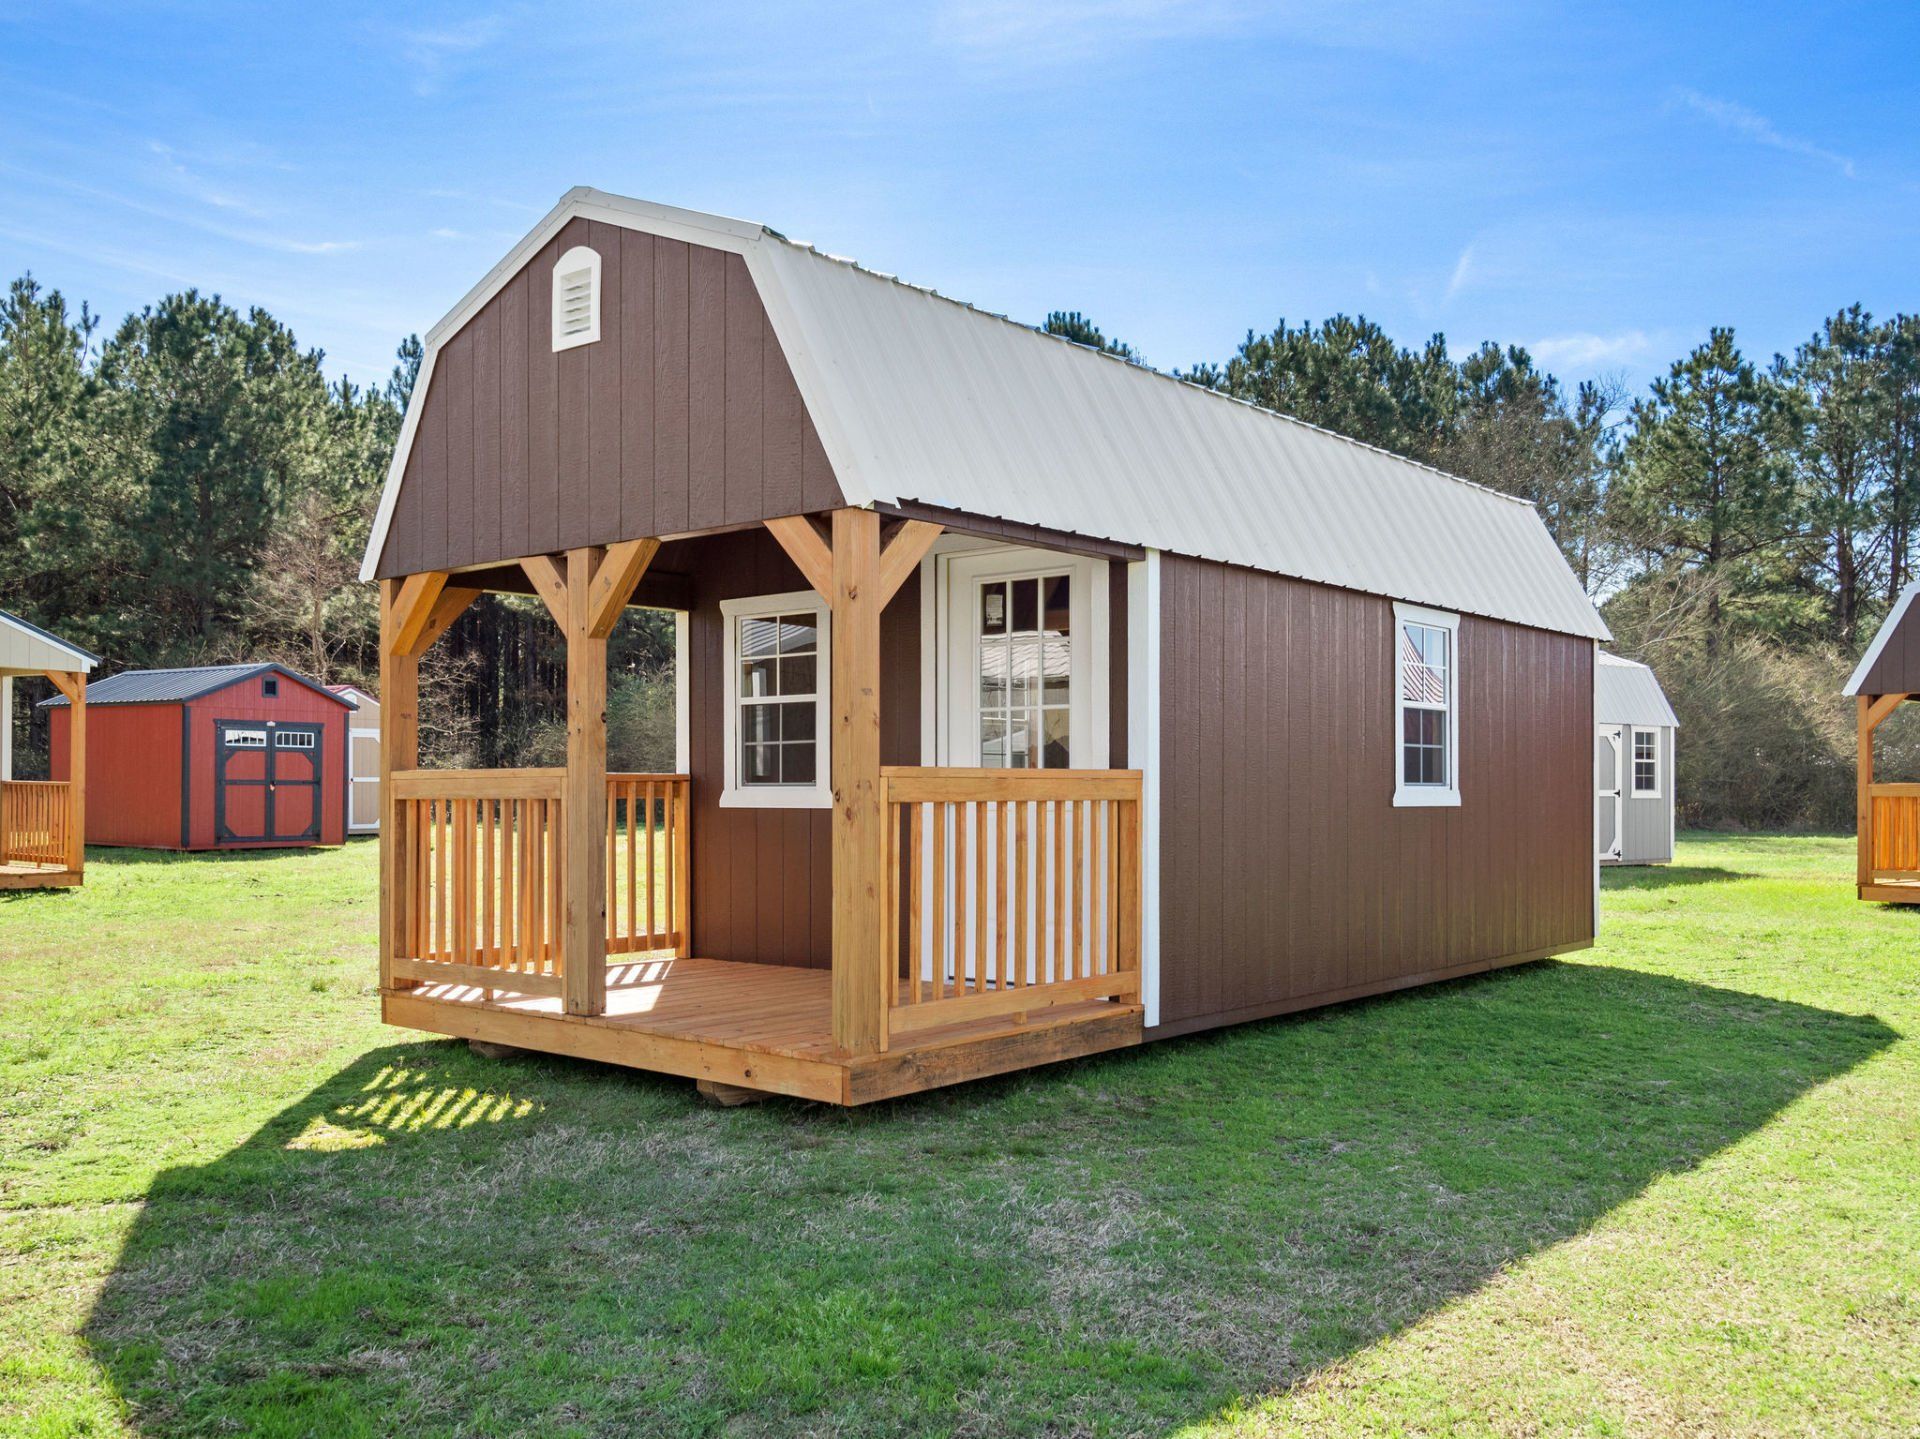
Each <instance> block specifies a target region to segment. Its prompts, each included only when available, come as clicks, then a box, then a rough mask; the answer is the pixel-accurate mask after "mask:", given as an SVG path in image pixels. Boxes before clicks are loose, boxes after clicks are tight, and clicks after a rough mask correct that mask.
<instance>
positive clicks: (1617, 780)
mask: <svg viewBox="0 0 1920 1439" xmlns="http://www.w3.org/2000/svg"><path fill="white" fill-rule="evenodd" d="M1624 744H1625V739H1624V736H1623V734H1622V732H1621V727H1620V726H1619V725H1617V724H1603V725H1601V726H1600V727H1599V729H1598V730H1597V731H1596V732H1595V735H1594V742H1593V773H1594V783H1595V785H1596V786H1597V787H1598V791H1599V792H1598V795H1597V797H1596V799H1595V801H1594V807H1593V812H1594V839H1595V842H1596V843H1597V844H1598V846H1599V851H1600V858H1602V859H1618V858H1620V853H1621V851H1620V824H1621V809H1620V806H1621V775H1622V771H1623V769H1624V767H1625V766H1624V763H1623V754H1622V750H1623V748H1624Z"/></svg>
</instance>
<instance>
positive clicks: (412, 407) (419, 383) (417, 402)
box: [360, 340, 440, 581]
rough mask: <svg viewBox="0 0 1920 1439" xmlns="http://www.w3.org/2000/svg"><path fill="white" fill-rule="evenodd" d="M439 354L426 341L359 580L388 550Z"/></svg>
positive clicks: (366, 577)
mask: <svg viewBox="0 0 1920 1439" xmlns="http://www.w3.org/2000/svg"><path fill="white" fill-rule="evenodd" d="M439 354H440V344H439V342H438V341H437V340H435V341H429V342H428V344H427V350H426V354H424V355H423V356H421V359H420V373H419V374H418V375H416V376H414V380H413V394H412V395H411V396H409V397H408V399H407V413H406V417H405V418H404V419H402V420H401V421H400V438H399V440H398V441H397V442H396V443H395V444H394V447H393V459H392V460H391V461H389V462H388V464H387V482H386V483H385V484H384V485H382V486H381V487H380V508H379V510H378V511H377V512H375V514H374V517H373V530H372V532H371V533H370V534H368V536H367V553H366V554H365V556H363V557H362V559H361V561H360V578H361V580H362V581H366V580H371V579H372V578H373V577H374V571H375V570H377V569H378V568H379V567H380V552H381V551H382V550H384V549H386V547H387V530H388V529H389V528H390V527H391V526H392V524H393V507H394V505H395V503H396V502H398V500H399V498H400V477H401V476H402V475H404V474H406V472H407V456H408V455H410V454H412V453H413V437H414V435H415V434H416V433H417V432H418V431H419V429H420V415H421V412H422V411H424V410H425V409H426V408H427V386H428V385H430V384H432V383H433V362H434V360H435V359H436V358H437V357H438V356H439Z"/></svg>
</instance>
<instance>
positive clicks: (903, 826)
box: [881, 768, 1141, 1034]
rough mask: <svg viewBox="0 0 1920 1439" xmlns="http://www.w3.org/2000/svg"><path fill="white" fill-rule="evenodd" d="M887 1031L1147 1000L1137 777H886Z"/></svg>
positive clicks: (912, 772)
mask: <svg viewBox="0 0 1920 1439" xmlns="http://www.w3.org/2000/svg"><path fill="white" fill-rule="evenodd" d="M881 791H882V796H883V801H882V802H883V804H884V805H885V807H886V808H885V812H886V820H887V857H886V860H887V862H886V867H885V869H884V871H883V873H884V874H885V876H886V877H887V882H888V884H889V893H888V895H887V897H886V899H885V904H886V913H887V914H888V916H889V922H888V924H887V932H886V938H887V944H888V963H887V974H888V985H889V993H888V1005H887V1029H888V1032H889V1034H909V1033H913V1032H915V1031H919V1030H924V1029H931V1028H934V1027H937V1026H939V1025H946V1024H958V1023H961V1022H963V1021H966V1020H973V1019H988V1018H995V1017H1011V1018H1012V1019H1013V1020H1014V1021H1015V1022H1016V1023H1025V1022H1026V1021H1027V1020H1028V1019H1029V1018H1031V1017H1032V1016H1034V1015H1035V1014H1037V1013H1039V1012H1041V1011H1043V1010H1047V1009H1050V1008H1053V1007H1056V1006H1060V1005H1068V1004H1081V1003H1085V1002H1087V1001H1090V1000H1107V999H1110V1000H1121V1001H1137V1000H1138V998H1139V994H1140V859H1141V851H1140V774H1139V771H1137V770H981V769H922V768H886V769H883V770H882V771H881Z"/></svg>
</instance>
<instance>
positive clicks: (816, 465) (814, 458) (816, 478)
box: [800, 410, 842, 510]
mask: <svg viewBox="0 0 1920 1439" xmlns="http://www.w3.org/2000/svg"><path fill="white" fill-rule="evenodd" d="M800 490H801V494H802V495H803V496H804V497H805V501H806V507H807V508H808V509H810V510H828V509H832V508H833V507H834V506H836V505H838V504H840V503H841V502H842V501H841V496H840V485H839V482H838V481H836V480H835V479H834V477H833V466H832V465H830V464H829V463H827V452H826V451H825V450H824V449H822V448H821V445H820V434H819V432H818V431H817V430H815V429H814V427H813V420H812V419H811V418H809V417H808V416H807V414H806V413H805V411H804V410H803V411H802V412H801V416H800Z"/></svg>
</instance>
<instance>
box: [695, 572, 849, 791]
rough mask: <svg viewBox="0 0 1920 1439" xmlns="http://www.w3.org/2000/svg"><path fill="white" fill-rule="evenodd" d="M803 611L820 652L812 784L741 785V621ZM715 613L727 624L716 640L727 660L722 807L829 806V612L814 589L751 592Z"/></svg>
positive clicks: (830, 771)
mask: <svg viewBox="0 0 1920 1439" xmlns="http://www.w3.org/2000/svg"><path fill="white" fill-rule="evenodd" d="M799 613H807V614H811V615H813V616H814V618H815V620H816V621H817V623H818V625H819V634H820V654H819V660H818V669H817V672H816V677H815V681H814V683H815V691H814V701H813V703H814V734H815V736H816V738H815V741H814V771H813V774H814V783H812V784H811V785H746V786H743V785H741V784H740V781H739V771H740V621H741V620H743V619H759V618H762V617H764V616H766V615H791V614H799ZM720 618H721V621H722V623H723V624H724V625H725V626H726V637H725V640H724V642H723V643H722V645H721V649H722V650H723V651H724V654H725V662H726V670H727V675H726V687H725V688H726V709H725V713H724V715H723V717H722V729H723V731H724V744H725V746H726V762H725V766H724V771H725V782H724V784H723V786H722V788H721V791H720V807H721V808H722V809H831V808H832V807H833V723H832V721H833V714H832V703H831V701H832V693H833V611H832V610H831V609H830V608H829V607H828V605H827V602H826V601H825V600H823V599H821V598H820V596H819V594H818V593H816V592H815V591H813V590H796V591H794V592H793V593H791V594H784V595H754V596H752V597H750V598H747V599H738V600H722V601H721V602H720Z"/></svg>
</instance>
